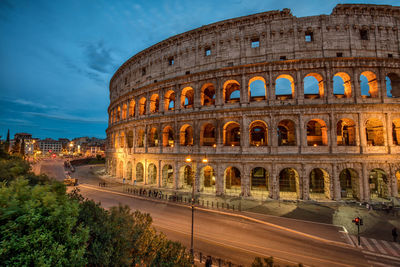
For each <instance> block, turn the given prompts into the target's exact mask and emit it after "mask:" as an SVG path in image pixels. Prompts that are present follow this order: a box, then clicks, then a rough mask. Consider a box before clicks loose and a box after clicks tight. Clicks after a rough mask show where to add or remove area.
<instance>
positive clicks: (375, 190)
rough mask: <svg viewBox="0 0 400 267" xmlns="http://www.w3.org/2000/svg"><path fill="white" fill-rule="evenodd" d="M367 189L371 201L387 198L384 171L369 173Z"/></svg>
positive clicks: (386, 183) (378, 170)
mask: <svg viewBox="0 0 400 267" xmlns="http://www.w3.org/2000/svg"><path fill="white" fill-rule="evenodd" d="M369 189H370V196H371V199H380V200H384V199H386V198H387V197H388V196H389V191H388V178H387V175H386V173H385V171H384V170H382V169H373V170H371V172H370V173H369Z"/></svg>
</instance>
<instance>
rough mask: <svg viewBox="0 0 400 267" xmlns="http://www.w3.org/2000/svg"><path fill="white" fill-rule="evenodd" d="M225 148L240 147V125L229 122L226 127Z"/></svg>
mask: <svg viewBox="0 0 400 267" xmlns="http://www.w3.org/2000/svg"><path fill="white" fill-rule="evenodd" d="M224 146H240V125H239V123H237V122H228V123H226V124H225V126H224Z"/></svg>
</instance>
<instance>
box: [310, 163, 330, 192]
mask: <svg viewBox="0 0 400 267" xmlns="http://www.w3.org/2000/svg"><path fill="white" fill-rule="evenodd" d="M329 184H330V181H329V174H328V172H327V171H325V170H324V169H320V168H316V169H313V170H312V171H311V172H310V182H309V186H310V188H309V190H310V198H311V199H321V198H322V199H323V198H328V199H329V198H330V188H329V186H330V185H329Z"/></svg>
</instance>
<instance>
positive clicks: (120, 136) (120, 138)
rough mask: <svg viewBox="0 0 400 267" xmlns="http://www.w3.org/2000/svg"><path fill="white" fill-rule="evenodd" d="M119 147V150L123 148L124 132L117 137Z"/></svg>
mask: <svg viewBox="0 0 400 267" xmlns="http://www.w3.org/2000/svg"><path fill="white" fill-rule="evenodd" d="M119 145H120V147H121V148H123V147H124V146H125V133H124V132H122V133H121V134H120V135H119Z"/></svg>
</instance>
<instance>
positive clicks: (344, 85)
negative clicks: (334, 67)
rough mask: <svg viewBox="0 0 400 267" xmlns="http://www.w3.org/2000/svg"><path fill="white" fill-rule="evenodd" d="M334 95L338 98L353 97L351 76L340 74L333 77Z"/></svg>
mask: <svg viewBox="0 0 400 267" xmlns="http://www.w3.org/2000/svg"><path fill="white" fill-rule="evenodd" d="M333 94H334V95H335V97H336V98H350V97H351V82H350V76H349V75H348V74H347V73H345V72H338V73H336V74H335V76H334V77H333Z"/></svg>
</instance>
